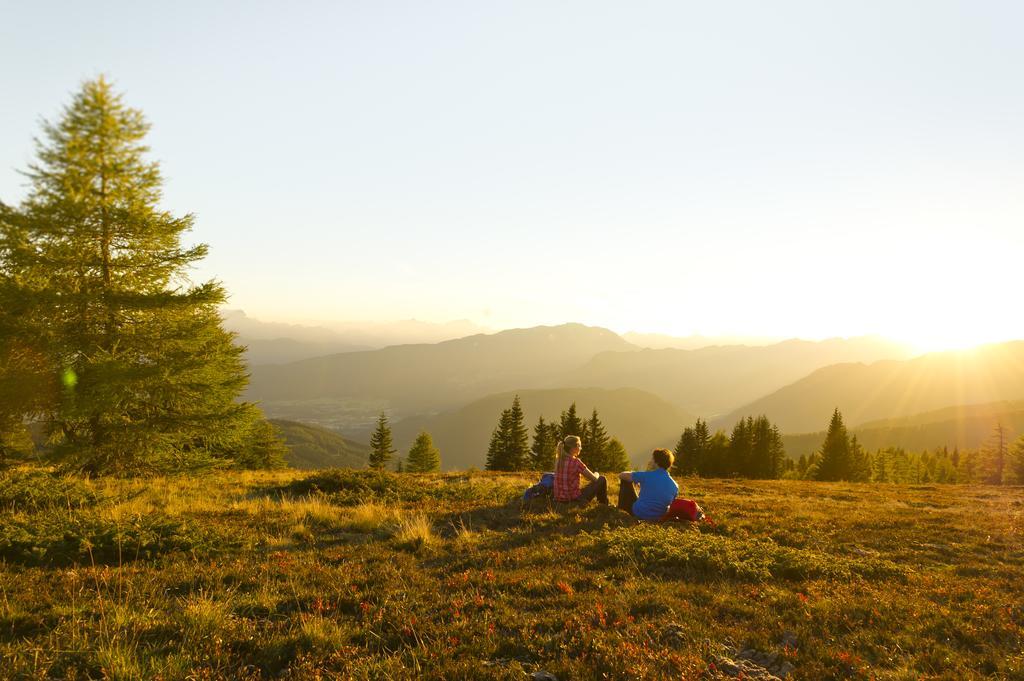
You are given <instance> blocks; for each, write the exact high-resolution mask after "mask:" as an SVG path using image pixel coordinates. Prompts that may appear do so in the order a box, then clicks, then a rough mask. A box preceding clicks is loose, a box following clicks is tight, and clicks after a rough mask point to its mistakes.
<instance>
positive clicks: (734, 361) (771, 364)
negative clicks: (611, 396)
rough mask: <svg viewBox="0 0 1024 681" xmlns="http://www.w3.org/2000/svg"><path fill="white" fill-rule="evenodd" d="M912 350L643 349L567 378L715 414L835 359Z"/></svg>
mask: <svg viewBox="0 0 1024 681" xmlns="http://www.w3.org/2000/svg"><path fill="white" fill-rule="evenodd" d="M910 355H911V352H910V350H908V349H907V348H906V347H904V346H902V345H900V344H898V343H893V342H890V341H887V340H885V339H882V338H878V337H874V336H864V337H858V338H849V339H847V338H832V339H828V340H824V341H817V342H815V341H805V340H796V339H793V340H787V341H783V342H781V343H775V344H772V345H765V346H747V345H724V346H711V347H706V348H700V349H697V350H677V349H662V350H649V349H645V350H640V351H635V352H631V353H614V352H606V353H601V354H599V355H596V356H595V357H594V358H593V359H591V360H590V361H589V362H588V363H587V364H586V365H584V366H582V367H580V368H579V369H577V370H576V371H574V372H572V373H571V374H570V376H569V379H568V380H569V382H570V383H573V384H576V385H588V386H595V387H601V388H617V387H623V386H629V387H634V388H638V389H640V390H646V391H648V392H651V393H654V394H655V395H658V396H659V397H661V398H663V399H665V400H668V401H669V402H672V403H673V404H676V405H679V406H680V407H681V408H683V409H685V410H686V411H689V412H692V413H696V414H700V415H702V416H704V417H713V416H715V415H716V414H721V413H723V412H726V411H728V410H731V409H735V408H736V407H737V406H739V405H741V404H744V403H747V402H750V401H752V400H755V399H757V398H759V397H762V396H764V395H767V394H768V393H770V392H772V391H773V390H778V389H779V388H781V387H783V386H785V385H787V384H788V383H792V382H793V381H796V380H798V379H800V378H802V377H804V376H806V375H807V374H809V373H810V372H812V371H814V370H815V369H820V368H822V367H825V366H828V365H831V364H835V363H837V362H847V361H876V360H879V359H903V358H906V357H909V356H910Z"/></svg>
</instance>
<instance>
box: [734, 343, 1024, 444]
mask: <svg viewBox="0 0 1024 681" xmlns="http://www.w3.org/2000/svg"><path fill="white" fill-rule="evenodd" d="M1020 399H1024V341H1014V342H1012V343H1002V344H998V345H987V346H982V347H980V348H978V349H975V350H966V351H960V352H941V353H933V354H929V355H923V356H921V357H917V358H914V359H912V360H907V361H903V362H898V361H882V362H875V363H874V364H868V365H865V364H837V365H835V366H830V367H826V368H824V369H819V370H818V371H815V372H814V373H812V374H811V375H810V376H807V377H806V378H803V379H801V380H799V381H797V382H795V383H793V384H791V385H788V386H786V387H785V388H782V389H781V390H778V391H776V392H775V393H773V394H771V395H768V396H767V397H764V398H762V399H759V400H756V401H755V402H752V403H750V404H748V405H746V406H744V407H742V408H740V409H737V410H735V411H734V412H732V413H731V414H728V415H726V416H725V417H723V418H721V419H717V420H716V425H722V426H725V427H731V425H732V424H733V423H734V422H735V421H736V419H737V418H739V417H740V416H745V415H747V414H767V415H768V418H770V419H771V420H772V421H773V422H775V423H777V424H778V425H779V428H780V429H781V430H782V431H783V432H787V433H808V432H815V431H818V430H821V429H822V428H824V427H826V426H827V425H828V421H829V418H830V416H831V415H832V410H833V409H835V408H836V407H838V408H839V409H840V411H842V412H843V417H844V419H845V420H846V423H847V424H848V425H853V426H859V425H863V424H865V423H867V422H869V421H875V420H878V419H889V418H897V417H902V416H911V415H914V414H920V413H924V412H928V411H933V410H936V409H943V408H946V407H949V406H951V405H970V404H987V403H991V402H999V401H1007V400H1020Z"/></svg>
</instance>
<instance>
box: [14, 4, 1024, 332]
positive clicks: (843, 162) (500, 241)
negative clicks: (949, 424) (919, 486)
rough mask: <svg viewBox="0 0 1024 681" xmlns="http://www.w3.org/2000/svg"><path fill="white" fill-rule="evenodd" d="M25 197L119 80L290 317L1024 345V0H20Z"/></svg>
mask: <svg viewBox="0 0 1024 681" xmlns="http://www.w3.org/2000/svg"><path fill="white" fill-rule="evenodd" d="M0 5H2V7H0V10H2V16H3V21H2V22H0V75H2V76H3V78H2V82H3V89H2V91H0V92H2V94H0V200H3V201H5V202H7V203H16V202H17V201H18V200H20V199H21V198H22V197H23V196H24V194H25V191H26V187H25V180H24V178H23V177H22V176H20V175H19V174H18V170H19V169H24V168H25V166H26V165H27V164H28V163H30V162H31V161H32V158H33V153H34V152H33V143H32V139H33V137H34V136H35V135H37V134H38V132H39V125H40V121H41V120H42V119H44V118H45V119H50V120H52V119H55V118H56V117H57V116H59V114H60V110H61V107H62V106H63V105H65V104H66V103H67V102H68V101H69V100H70V97H71V95H72V93H73V92H74V91H75V90H76V89H77V88H78V87H79V86H80V84H81V83H82V82H83V81H84V80H86V79H89V78H94V77H96V76H98V75H100V74H105V75H106V76H107V77H108V78H110V79H112V80H113V81H114V83H115V85H116V87H117V89H118V90H119V91H121V92H122V93H123V95H124V97H125V100H126V102H127V103H128V104H129V105H131V106H134V107H137V108H140V109H142V110H143V111H144V112H145V114H146V116H147V118H148V119H149V121H150V122H151V123H152V126H153V127H152V132H151V134H150V138H149V141H150V144H151V147H152V155H153V157H154V158H155V159H159V160H160V162H161V165H162V169H163V172H164V176H165V179H166V187H165V192H164V206H165V207H166V208H167V209H169V210H171V211H172V212H175V213H194V214H195V215H196V218H197V221H196V226H195V229H194V231H193V233H192V234H190V235H189V237H188V239H189V241H190V242H192V241H201V242H205V243H207V244H209V245H210V255H209V257H208V258H207V259H206V260H205V261H204V262H203V263H202V264H201V265H200V266H199V267H197V268H196V270H195V272H194V273H193V276H194V277H195V278H196V279H197V280H205V279H209V278H216V279H219V280H220V281H222V282H223V283H224V284H225V285H226V287H227V288H228V290H229V292H230V294H231V300H230V307H232V308H239V309H244V310H245V311H246V312H247V313H248V314H249V315H250V316H253V317H258V318H262V319H267V320H278V321H290V322H300V321H304V322H308V321H313V320H348V319H362V320H380V321H383V320H392V319H406V318H417V319H421V320H427V321H439V322H440V321H447V320H453V319H468V320H471V321H474V322H476V323H479V324H482V325H484V326H487V327H490V328H507V327H514V326H532V325H536V324H557V323H562V322H568V321H576V322H582V323H586V324H593V325H599V326H605V327H608V328H611V329H613V330H615V331H619V332H625V331H630V330H633V331H643V332H660V333H668V334H676V335H687V334H691V333H701V334H705V335H715V334H723V335H725V334H729V335H750V336H772V337H788V336H799V337H804V338H823V337H829V336H850V335H859V334H865V333H878V334H883V335H888V336H891V337H894V338H897V339H900V340H905V341H910V342H913V343H916V344H917V345H918V346H919V347H921V348H922V349H939V348H945V347H960V346H964V345H967V344H973V343H977V342H987V341H998V340H1006V339H1009V338H1024V315H1021V314H1020V303H1019V301H1018V300H1017V298H1018V297H1019V294H1020V291H1021V289H1022V286H1021V283H1020V282H1021V279H1020V260H1021V253H1022V252H1024V251H1022V247H1024V191H1022V190H1024V80H1022V79H1021V77H1020V67H1021V64H1024V40H1021V39H1020V28H1021V26H1022V25H1024V4H1022V3H1019V2H998V1H988V2H977V0H971V1H964V2H948V1H942V0H928V1H924V0H921V1H919V2H909V1H900V0H885V1H865V2H856V3H853V2H844V3H838V2H828V3H823V2H820V1H807V2H791V1H779V2H771V3H766V2H762V1H760V0H757V1H746V2H743V1H728V0H726V1H723V2H715V3H708V2H689V1H683V0H672V1H668V2H643V1H638V2H630V3H623V2H600V1H598V0H587V1H586V2H571V1H564V2H563V1H555V0H544V1H542V2H529V1H525V0H523V1H516V2H502V1H491V2H479V1H476V2H472V1H470V2H445V1H437V2H430V3H423V2H390V1H387V0H376V1H374V2H337V1H336V2H299V3H270V2H265V3H261V2H186V1H183V2H175V3H140V2H104V1H97V2H90V3H82V2H47V1H45V0H40V1H37V2H31V3H26V2H8V1H7V0H2V1H0Z"/></svg>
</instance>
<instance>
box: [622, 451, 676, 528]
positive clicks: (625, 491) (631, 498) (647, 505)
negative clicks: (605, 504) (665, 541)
mask: <svg viewBox="0 0 1024 681" xmlns="http://www.w3.org/2000/svg"><path fill="white" fill-rule="evenodd" d="M652 458H653V459H654V467H653V470H649V471H623V472H622V473H619V508H621V509H622V510H623V511H625V512H626V513H631V514H632V515H634V516H635V517H637V518H640V519H641V520H659V519H661V518H662V517H664V515H665V513H667V512H668V508H669V506H671V505H672V501H673V500H674V499H675V498H676V494H678V493H679V485H677V484H676V481H675V480H673V479H672V476H671V475H670V474H669V472H668V469H669V468H671V467H672V461H674V460H675V456H674V455H673V454H672V451H671V450H668V449H655V450H654V453H653V454H652ZM636 485H640V495H639V496H637V493H636Z"/></svg>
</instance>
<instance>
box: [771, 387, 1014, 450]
mask: <svg viewBox="0 0 1024 681" xmlns="http://www.w3.org/2000/svg"><path fill="white" fill-rule="evenodd" d="M997 423H1001V424H1002V425H1003V426H1005V427H1006V428H1007V429H1008V431H1009V435H1010V436H1011V437H1012V436H1016V435H1020V434H1022V433H1024V401H1018V402H995V403H992V404H980V405H967V406H961V407H947V408H946V409H939V410H936V411H930V412H926V413H924V414H916V415H914V416H908V417H903V418H898V419H885V420H881V421H871V422H869V423H865V424H864V425H862V426H860V427H858V428H854V429H853V433H854V434H855V435H856V436H857V439H858V440H859V441H860V443H861V444H862V445H864V446H865V447H866V448H867V449H868V450H876V449H884V448H885V447H903V448H904V449H906V450H907V451H911V452H919V451H922V450H925V449H935V448H936V447H943V446H945V447H949V449H950V450H953V449H954V448H956V447H959V448H960V449H978V448H980V447H981V446H982V445H984V444H985V443H986V442H987V441H988V440H989V439H990V438H991V437H992V429H993V428H994V427H995V425H996V424H997ZM783 440H784V442H785V445H786V453H787V454H789V455H790V456H792V457H799V456H800V455H801V454H810V453H811V452H813V451H815V450H817V449H818V448H820V447H821V443H822V442H824V440H825V431H820V432H817V433H803V434H799V435H786V436H784V437H783Z"/></svg>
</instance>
